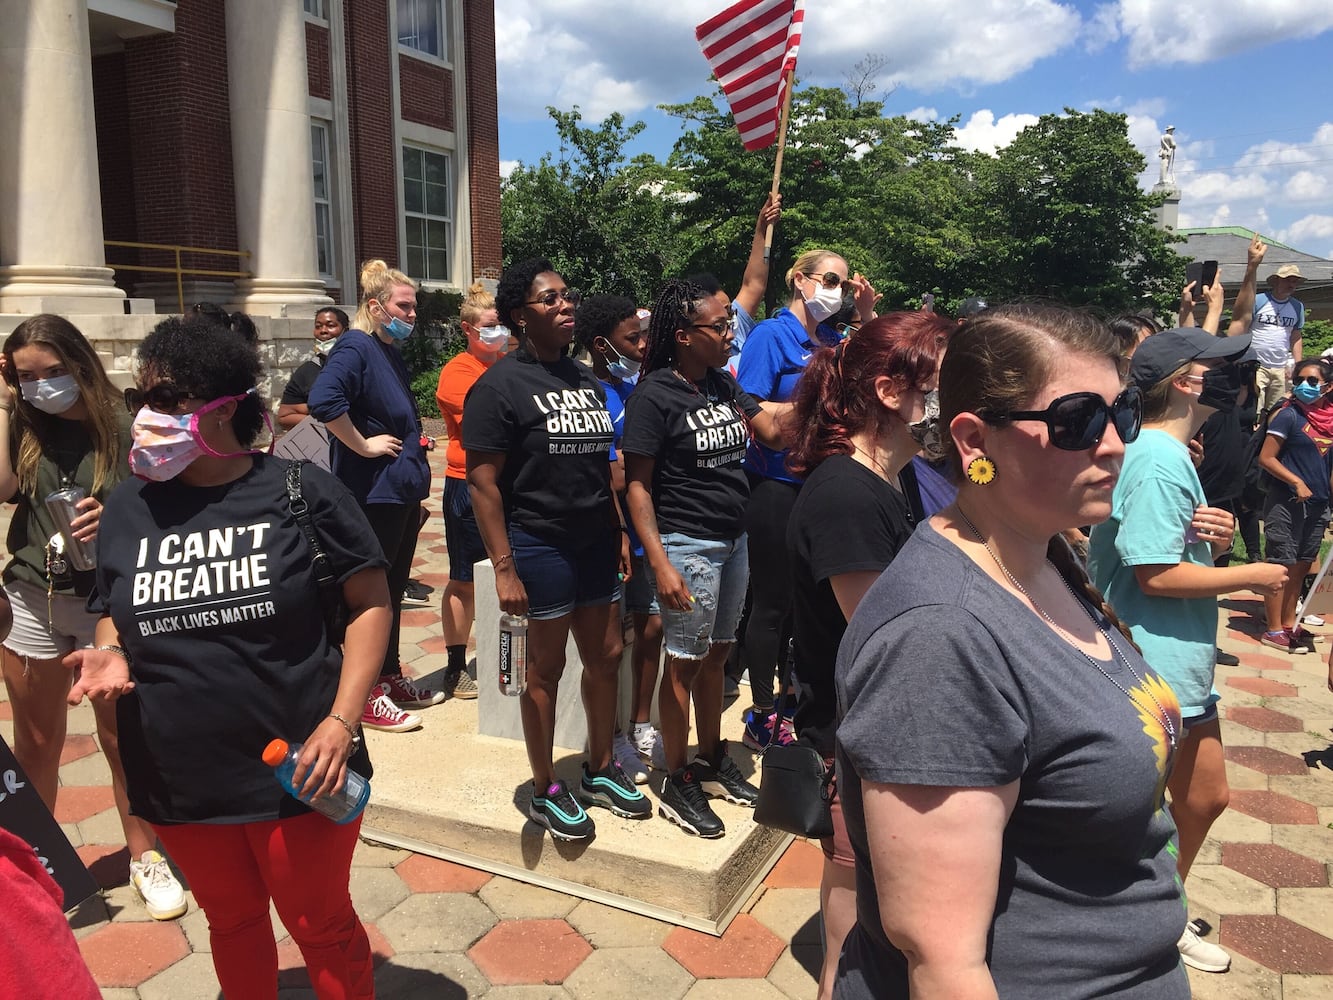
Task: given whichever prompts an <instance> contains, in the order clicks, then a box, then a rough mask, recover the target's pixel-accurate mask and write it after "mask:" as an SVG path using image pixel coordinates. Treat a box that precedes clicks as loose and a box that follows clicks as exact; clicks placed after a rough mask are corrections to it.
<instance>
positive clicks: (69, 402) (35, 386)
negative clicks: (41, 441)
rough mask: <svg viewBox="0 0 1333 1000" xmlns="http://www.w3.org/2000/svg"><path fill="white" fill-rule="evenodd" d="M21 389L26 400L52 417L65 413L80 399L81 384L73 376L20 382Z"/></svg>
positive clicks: (58, 376)
mask: <svg viewBox="0 0 1333 1000" xmlns="http://www.w3.org/2000/svg"><path fill="white" fill-rule="evenodd" d="M19 389H20V391H21V392H22V393H23V398H24V399H25V400H27V401H28V402H29V403H31V404H32V405H33V406H35V407H37V409H39V410H41V411H42V412H43V413H50V414H52V415H55V414H58V413H64V412H65V411H66V410H68V409H69V408H70V407H71V406H73V405H74V404H75V403H76V402H78V399H79V383H77V382H75V381H74V376H73V375H57V376H56V377H55V378H39V379H34V380H33V381H31V382H20V383H19Z"/></svg>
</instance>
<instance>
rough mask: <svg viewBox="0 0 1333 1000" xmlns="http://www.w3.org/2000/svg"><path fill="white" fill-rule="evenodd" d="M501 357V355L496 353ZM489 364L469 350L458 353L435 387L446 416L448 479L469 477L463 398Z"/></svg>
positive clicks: (441, 372) (443, 413) (441, 373)
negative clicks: (464, 451)
mask: <svg viewBox="0 0 1333 1000" xmlns="http://www.w3.org/2000/svg"><path fill="white" fill-rule="evenodd" d="M495 357H496V358H499V357H500V355H498V354H497V355H495ZM489 367H490V365H488V364H486V363H485V362H483V361H481V360H480V359H479V358H477V357H475V356H474V355H472V354H469V353H468V352H467V351H464V352H463V353H462V354H459V355H458V356H456V357H455V358H454V359H453V360H452V361H450V362H449V363H448V364H447V365H445V366H444V368H443V369H441V371H440V384H439V386H438V387H437V388H436V389H435V402H436V403H438V404H439V406H440V416H441V417H443V418H444V429H445V433H446V434H448V435H449V442H448V444H447V445H446V446H445V452H444V457H445V460H446V461H447V462H448V468H447V469H445V472H444V474H445V476H446V477H448V478H449V479H466V478H467V458H466V456H465V455H464V454H463V399H464V397H465V396H467V391H468V390H469V389H471V388H472V384H473V383H474V382H476V381H477V379H479V378H481V376H482V374H483V373H484V372H485V371H486V369H487V368H489Z"/></svg>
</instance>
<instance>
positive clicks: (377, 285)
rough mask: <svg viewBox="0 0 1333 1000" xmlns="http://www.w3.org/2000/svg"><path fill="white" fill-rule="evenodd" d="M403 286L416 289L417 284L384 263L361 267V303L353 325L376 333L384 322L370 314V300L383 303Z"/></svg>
mask: <svg viewBox="0 0 1333 1000" xmlns="http://www.w3.org/2000/svg"><path fill="white" fill-rule="evenodd" d="M401 285H408V286H410V287H411V288H413V289H416V287H417V283H416V282H415V281H413V280H412V279H411V278H409V277H408V276H407V275H406V274H404V273H403V272H402V271H399V270H398V269H397V268H393V267H390V266H389V265H388V264H386V263H385V262H384V261H382V260H379V259H378V258H377V259H375V260H368V261H366V262H365V263H364V264H362V265H361V301H360V302H359V303H358V304H357V307H356V319H355V320H354V321H353V325H354V326H355V327H356V328H357V329H358V330H364V331H365V332H366V333H375V332H376V331H378V330H379V328H380V327H381V326H382V325H383V321H382V320H377V319H375V317H374V316H372V315H371V314H370V300H371V299H374V300H375V301H376V302H383V300H384V299H385V298H387V297H388V296H389V294H390V293H391V292H392V291H393V290H394V289H395V288H398V287H399V286H401Z"/></svg>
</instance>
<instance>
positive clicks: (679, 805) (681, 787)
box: [657, 767, 727, 840]
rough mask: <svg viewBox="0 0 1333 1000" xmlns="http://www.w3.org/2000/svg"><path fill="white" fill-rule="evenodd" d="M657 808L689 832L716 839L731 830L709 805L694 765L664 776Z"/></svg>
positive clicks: (665, 816) (664, 815)
mask: <svg viewBox="0 0 1333 1000" xmlns="http://www.w3.org/2000/svg"><path fill="white" fill-rule="evenodd" d="M657 812H658V814H659V815H660V816H662V817H663V818H664V819H669V820H671V822H673V823H675V824H676V825H677V826H678V827H680V828H681V829H682V830H684V831H685V832H686V833H692V834H694V835H695V836H698V837H703V838H705V839H706V840H713V839H716V838H717V837H720V836H722V835H723V834H724V833H726V832H727V828H726V826H725V825H724V824H723V822H722V821H721V820H720V819H718V818H717V813H715V812H713V810H712V808H711V807H710V806H709V805H708V798H707V796H705V795H704V790H703V787H702V786H701V785H700V784H699V779H698V778H697V777H696V776H695V774H694V771H693V770H692V768H690V767H682V768H681V769H680V770H679V771H673V772H672V773H671V774H668V775H667V776H666V777H665V778H663V779H662V796H661V798H660V799H659V800H658V803H657Z"/></svg>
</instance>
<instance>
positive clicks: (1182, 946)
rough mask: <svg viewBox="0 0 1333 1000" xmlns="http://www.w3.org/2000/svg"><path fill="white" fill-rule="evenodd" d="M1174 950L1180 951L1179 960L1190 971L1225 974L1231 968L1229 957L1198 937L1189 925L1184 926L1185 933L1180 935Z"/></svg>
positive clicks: (1215, 946)
mask: <svg viewBox="0 0 1333 1000" xmlns="http://www.w3.org/2000/svg"><path fill="white" fill-rule="evenodd" d="M1176 948H1177V949H1178V950H1179V951H1180V960H1181V961H1182V962H1184V963H1185V964H1186V965H1188V966H1189V967H1190V968H1191V969H1198V970H1199V971H1200V972H1226V971H1227V969H1229V968H1231V956H1230V955H1228V954H1227V953H1226V952H1225V951H1223V950H1222V949H1221V948H1219V947H1218V946H1217V945H1215V944H1212V943H1211V942H1209V941H1205V940H1204V939H1203V938H1201V937H1199V935H1198V934H1196V933H1195V932H1194V928H1193V927H1191V926H1190V925H1189V924H1186V925H1185V933H1184V934H1182V935H1180V940H1179V941H1177V942H1176Z"/></svg>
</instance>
